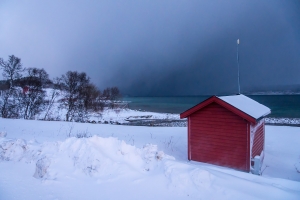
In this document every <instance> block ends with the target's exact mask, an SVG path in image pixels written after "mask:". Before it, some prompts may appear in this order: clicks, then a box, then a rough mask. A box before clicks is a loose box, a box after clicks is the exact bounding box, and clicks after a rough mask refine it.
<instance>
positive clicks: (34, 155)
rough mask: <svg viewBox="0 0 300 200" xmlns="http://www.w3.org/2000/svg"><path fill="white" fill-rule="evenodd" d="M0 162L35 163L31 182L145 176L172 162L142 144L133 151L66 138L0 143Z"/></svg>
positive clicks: (104, 141) (119, 144)
mask: <svg viewBox="0 0 300 200" xmlns="http://www.w3.org/2000/svg"><path fill="white" fill-rule="evenodd" d="M0 159H1V160H4V161H21V160H24V161H26V162H31V161H35V162H36V170H35V173H34V177H35V178H43V179H57V178H59V176H64V175H66V174H68V173H70V172H73V173H78V172H79V173H84V174H86V175H92V176H98V177H99V176H108V175H114V176H116V175H121V174H125V173H128V172H129V171H134V172H139V173H143V172H147V171H151V170H153V169H155V168H156V167H157V166H159V164H160V163H161V162H162V161H164V160H166V159H167V160H170V159H171V160H172V159H174V158H173V157H171V156H168V155H165V154H164V153H163V152H162V151H158V150H157V146H156V145H152V144H146V145H144V147H143V148H137V147H135V146H132V145H128V144H126V143H125V142H124V141H121V140H118V139H117V138H113V137H109V138H102V137H98V136H93V137H89V138H75V137H72V138H68V139H66V140H65V141H63V142H52V143H43V144H38V143H36V144H35V145H32V144H31V145H27V142H26V141H25V140H22V139H16V140H11V139H10V140H2V141H1V143H0Z"/></svg>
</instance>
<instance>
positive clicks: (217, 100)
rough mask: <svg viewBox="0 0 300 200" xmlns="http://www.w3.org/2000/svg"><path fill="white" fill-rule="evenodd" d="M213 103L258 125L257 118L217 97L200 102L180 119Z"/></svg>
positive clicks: (182, 114) (181, 115)
mask: <svg viewBox="0 0 300 200" xmlns="http://www.w3.org/2000/svg"><path fill="white" fill-rule="evenodd" d="M213 102H215V103H217V104H219V105H220V106H222V107H224V108H226V109H227V110H229V111H231V112H233V113H234V114H236V115H238V116H240V117H241V118H243V119H245V120H247V121H249V122H251V123H256V122H257V119H256V118H254V117H252V116H250V115H249V114H247V113H245V112H243V111H242V110H240V109H238V108H236V107H234V106H232V105H230V104H229V103H227V102H226V101H224V100H222V99H220V98H218V97H217V96H211V97H210V98H208V99H206V100H204V101H202V102H200V103H199V104H197V105H195V106H194V107H192V108H190V109H188V110H186V111H184V112H183V113H181V114H180V119H182V118H187V117H188V116H190V115H191V114H193V113H195V112H197V111H198V110H200V109H202V108H204V107H206V106H208V105H209V104H211V103H213ZM266 115H267V114H266ZM262 117H264V116H262Z"/></svg>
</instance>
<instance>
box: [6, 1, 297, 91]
mask: <svg viewBox="0 0 300 200" xmlns="http://www.w3.org/2000/svg"><path fill="white" fill-rule="evenodd" d="M238 38H239V39H240V45H239V55H240V71H241V76H240V77H241V90H242V93H243V91H244V92H245V91H250V90H252V91H253V90H263V89H268V88H274V87H277V86H285V85H294V84H300V1H299V0H288V1H284V0H279V1H277V0H263V1H262V0H248V1H246V0H228V1H222V0H219V1H218V0H202V1H201V0H188V1H187V0H182V1H181V0H176V1H174V0H140V1H139V0H118V1H114V0H102V1H100V0H99V1H92V0H90V1H87V0H85V1H83V0H82V1H79V0H78V1H66V0H64V1H61V0H51V1H50V0H49V1H46V0H43V1H40V0H36V1H34V0H28V1H15V0H1V2H0V57H1V58H3V59H4V60H7V58H8V56H9V55H12V54H14V55H15V56H17V57H19V58H21V59H22V63H23V66H24V67H37V68H44V69H45V70H46V71H47V72H48V73H49V74H50V77H52V78H54V77H57V76H61V75H62V74H63V73H65V72H67V71H69V70H77V71H79V72H86V73H87V74H88V76H90V77H91V80H92V82H94V83H95V84H96V85H97V86H99V88H100V89H103V88H105V87H108V86H118V87H119V88H120V89H121V91H122V93H123V94H129V95H143V96H149V95H155V96H164V95H201V94H235V93H237V92H238V89H237V59H236V57H237V43H236V40H237V39H238Z"/></svg>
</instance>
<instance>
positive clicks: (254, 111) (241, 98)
mask: <svg viewBox="0 0 300 200" xmlns="http://www.w3.org/2000/svg"><path fill="white" fill-rule="evenodd" d="M218 98H219V99H221V100H223V101H225V102H226V103H228V104H230V105H232V106H233V107H235V108H237V109H239V110H241V111H243V112H244V113H246V114H248V115H250V116H251V117H253V118H255V119H258V118H260V117H263V116H266V115H268V114H270V113H271V110H270V108H268V107H266V106H264V105H262V104H260V103H258V102H257V101H254V100H253V99H251V98H249V97H246V96H245V95H242V94H239V95H232V96H220V97H218Z"/></svg>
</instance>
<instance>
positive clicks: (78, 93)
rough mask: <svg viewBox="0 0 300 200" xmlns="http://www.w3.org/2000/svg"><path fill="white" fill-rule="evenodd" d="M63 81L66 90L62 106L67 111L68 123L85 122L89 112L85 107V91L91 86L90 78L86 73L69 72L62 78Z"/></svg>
mask: <svg viewBox="0 0 300 200" xmlns="http://www.w3.org/2000/svg"><path fill="white" fill-rule="evenodd" d="M61 81H62V82H61V85H62V88H63V90H64V95H63V99H62V100H61V106H62V107H64V108H66V110H67V114H66V121H84V120H85V118H86V117H87V116H86V115H87V110H86V108H85V105H84V98H83V93H84V92H83V91H84V88H85V87H86V86H87V85H88V84H89V81H90V78H89V77H87V75H86V73H84V72H82V73H79V72H77V71H68V72H67V73H66V74H65V75H63V76H62V78H61Z"/></svg>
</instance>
